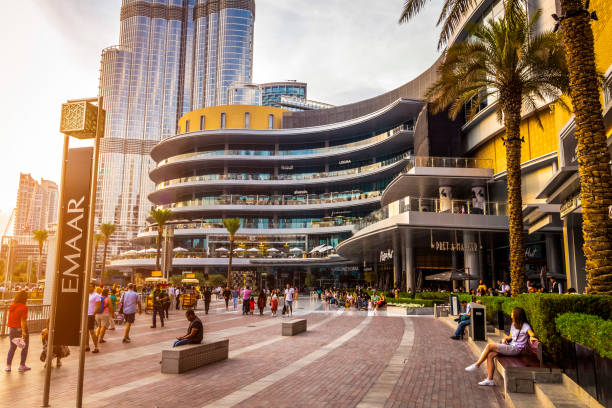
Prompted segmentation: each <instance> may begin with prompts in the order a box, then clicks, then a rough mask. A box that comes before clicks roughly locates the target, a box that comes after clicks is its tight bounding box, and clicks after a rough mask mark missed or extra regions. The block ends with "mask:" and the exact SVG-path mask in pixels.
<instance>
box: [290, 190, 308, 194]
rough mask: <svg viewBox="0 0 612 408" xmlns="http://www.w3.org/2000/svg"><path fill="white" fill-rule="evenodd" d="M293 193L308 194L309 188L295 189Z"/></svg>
mask: <svg viewBox="0 0 612 408" xmlns="http://www.w3.org/2000/svg"><path fill="white" fill-rule="evenodd" d="M293 194H308V190H295V191H294V192H293Z"/></svg>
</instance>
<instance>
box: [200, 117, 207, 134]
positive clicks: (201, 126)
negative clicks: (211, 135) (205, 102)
mask: <svg viewBox="0 0 612 408" xmlns="http://www.w3.org/2000/svg"><path fill="white" fill-rule="evenodd" d="M205 125H206V118H205V117H204V115H202V116H200V130H204V127H205Z"/></svg>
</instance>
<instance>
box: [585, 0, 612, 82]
mask: <svg viewBox="0 0 612 408" xmlns="http://www.w3.org/2000/svg"><path fill="white" fill-rule="evenodd" d="M593 10H595V11H596V12H597V17H598V18H599V20H598V21H593V20H591V27H592V29H593V37H594V39H595V62H596V63H597V69H598V70H599V71H600V72H601V73H602V74H603V73H605V72H606V71H607V70H608V68H609V67H610V65H611V64H612V1H610V0H591V5H590V6H589V11H593Z"/></svg>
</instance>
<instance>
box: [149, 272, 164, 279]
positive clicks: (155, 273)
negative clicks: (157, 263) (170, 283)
mask: <svg viewBox="0 0 612 408" xmlns="http://www.w3.org/2000/svg"><path fill="white" fill-rule="evenodd" d="M162 276H164V275H163V273H162V271H153V272H151V277H152V278H161V277H162Z"/></svg>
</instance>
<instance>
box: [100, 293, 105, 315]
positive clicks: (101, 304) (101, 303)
mask: <svg viewBox="0 0 612 408" xmlns="http://www.w3.org/2000/svg"><path fill="white" fill-rule="evenodd" d="M104 303H106V298H105V297H103V296H101V297H100V310H98V313H104Z"/></svg>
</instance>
